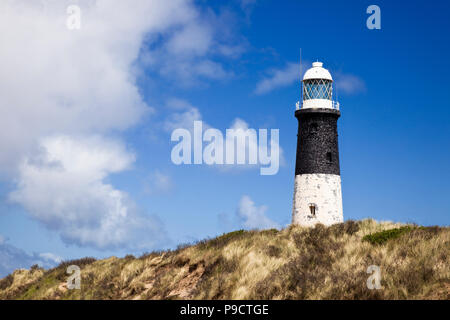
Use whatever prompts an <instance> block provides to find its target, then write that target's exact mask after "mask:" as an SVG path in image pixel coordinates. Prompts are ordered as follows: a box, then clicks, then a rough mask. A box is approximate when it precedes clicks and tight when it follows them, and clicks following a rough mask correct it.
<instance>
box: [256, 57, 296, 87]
mask: <svg viewBox="0 0 450 320" xmlns="http://www.w3.org/2000/svg"><path fill="white" fill-rule="evenodd" d="M269 74H270V76H268V77H265V78H264V79H262V80H261V81H259V82H258V83H257V84H256V89H255V93H256V94H264V93H268V92H270V91H272V90H275V89H278V88H281V87H286V86H289V85H291V84H292V83H294V82H295V81H298V82H299V83H300V64H298V63H288V64H287V65H286V66H285V67H284V68H283V69H271V70H269Z"/></svg>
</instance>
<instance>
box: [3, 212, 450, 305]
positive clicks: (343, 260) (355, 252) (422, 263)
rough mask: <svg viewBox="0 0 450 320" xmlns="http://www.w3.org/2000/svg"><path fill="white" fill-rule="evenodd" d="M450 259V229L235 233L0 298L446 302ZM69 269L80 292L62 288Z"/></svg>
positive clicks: (15, 284) (11, 284) (88, 264)
mask: <svg viewBox="0 0 450 320" xmlns="http://www.w3.org/2000/svg"><path fill="white" fill-rule="evenodd" d="M386 230H389V231H386ZM363 239H366V241H363ZM372 240H373V241H372ZM449 254H450V228H440V227H427V228H425V227H418V226H414V225H402V224H395V223H391V222H382V223H377V222H375V221H374V220H363V221H359V222H354V221H347V222H346V223H343V224H338V225H334V226H332V227H324V226H322V225H317V226H316V227H315V228H303V227H299V226H290V227H288V228H286V229H283V230H281V231H278V230H265V231H259V232H258V231H243V230H239V231H235V232H232V233H228V234H224V235H222V236H219V237H217V238H214V239H209V240H205V241H201V242H199V243H197V244H195V245H182V246H180V247H179V248H177V250H175V251H167V252H153V253H150V254H145V255H143V256H141V257H139V258H135V257H133V256H126V257H125V258H122V259H119V258H115V257H111V258H109V259H105V260H99V261H95V259H93V258H85V259H80V260H76V261H68V262H64V263H62V264H61V265H60V266H58V267H57V268H54V269H50V270H47V271H44V270H42V269H39V268H36V267H34V268H33V269H32V270H17V271H15V272H14V273H13V274H11V275H9V276H8V277H6V278H4V279H2V280H0V299H450V293H449V291H450V290H449V288H450V267H449ZM70 264H76V265H79V266H80V268H81V270H82V273H81V275H82V281H81V284H82V285H81V290H68V289H67V287H66V284H65V281H66V280H67V276H68V275H67V274H66V273H65V268H66V267H67V266H68V265H70ZM370 265H377V266H379V267H380V268H381V285H382V289H380V290H369V289H368V288H367V285H366V281H367V279H368V277H369V276H370V275H369V274H367V272H366V270H367V268H368V267H369V266H370Z"/></svg>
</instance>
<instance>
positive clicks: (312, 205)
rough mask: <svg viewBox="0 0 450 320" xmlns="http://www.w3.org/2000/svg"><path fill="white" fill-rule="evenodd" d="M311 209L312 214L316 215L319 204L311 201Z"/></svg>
mask: <svg viewBox="0 0 450 320" xmlns="http://www.w3.org/2000/svg"><path fill="white" fill-rule="evenodd" d="M309 210H310V211H311V215H312V216H314V217H315V216H316V211H317V205H316V204H315V203H310V204H309Z"/></svg>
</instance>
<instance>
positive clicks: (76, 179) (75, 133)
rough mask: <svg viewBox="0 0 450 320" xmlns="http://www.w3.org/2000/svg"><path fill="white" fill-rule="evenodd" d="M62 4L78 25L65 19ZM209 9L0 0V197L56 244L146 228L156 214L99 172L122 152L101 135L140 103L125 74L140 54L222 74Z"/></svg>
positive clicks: (123, 156) (134, 117) (188, 70)
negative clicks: (1, 188)
mask: <svg viewBox="0 0 450 320" xmlns="http://www.w3.org/2000/svg"><path fill="white" fill-rule="evenodd" d="M73 4H75V5H78V6H79V7H80V9H81V29H79V30H69V29H68V28H67V26H66V21H67V18H68V15H67V7H68V5H73ZM221 19H222V18H221V17H220V16H216V15H214V14H213V13H211V14H209V15H208V14H206V15H205V14H203V13H201V12H200V10H199V9H198V8H197V7H196V6H195V4H194V3H193V2H192V1H189V0H171V1H164V0H159V1H147V0H135V1H133V5H132V6H130V5H129V4H128V3H126V2H124V1H114V2H112V1H107V0H79V1H76V3H74V2H73V1H68V0H67V1H59V0H48V1H28V0H16V1H2V2H0V28H1V29H2V30H8V32H6V33H4V34H3V35H2V37H0V47H1V48H2V49H1V50H0V96H1V97H2V99H1V102H0V114H1V117H0V150H2V152H1V153H0V176H1V177H2V178H6V179H12V178H14V179H15V180H16V181H17V189H16V190H15V191H14V192H13V193H11V199H12V200H14V201H15V202H17V203H19V204H21V205H23V206H24V207H25V208H26V209H27V210H28V211H29V213H30V215H31V216H32V217H34V218H35V219H37V220H38V221H41V222H42V223H44V224H45V225H46V226H47V227H48V228H50V229H52V230H55V231H56V232H59V233H60V235H61V237H62V238H63V239H64V241H66V242H68V243H76V244H78V245H88V246H93V247H97V248H105V247H113V246H119V245H120V246H123V245H125V242H126V241H130V242H127V245H136V244H137V243H139V244H142V243H143V241H150V242H152V241H153V240H154V239H156V238H158V234H159V233H160V231H159V229H158V228H160V227H161V225H160V223H159V221H158V220H157V219H156V218H151V217H145V216H143V215H142V214H140V213H139V210H138V208H136V207H135V205H134V204H133V202H132V201H131V200H130V199H129V197H128V195H127V194H126V193H125V192H123V191H121V190H118V189H117V188H115V187H114V186H112V185H111V184H110V183H107V182H106V181H107V179H108V176H109V175H110V174H112V173H116V172H121V171H122V170H124V169H126V168H128V167H129V166H130V165H131V163H132V162H133V161H134V156H133V155H132V154H131V153H129V152H128V151H127V150H125V149H124V148H123V146H121V144H120V143H118V142H117V141H112V140H109V139H106V138H102V137H104V136H108V135H110V134H111V133H114V134H117V133H118V132H119V131H121V130H125V129H127V128H130V127H131V126H133V125H136V124H137V123H138V122H139V121H140V120H141V119H143V117H144V116H146V115H148V114H150V113H151V111H152V108H151V107H150V106H148V105H147V104H146V103H145V102H144V101H143V99H142V97H141V95H140V93H139V89H138V87H137V84H136V83H137V78H138V77H139V76H140V75H142V73H141V72H142V64H141V63H142V62H145V63H146V65H151V67H152V68H153V69H154V70H156V71H157V72H159V73H160V74H164V73H170V76H171V77H172V76H173V77H175V78H176V77H177V76H178V77H181V78H183V79H192V78H193V77H196V76H200V77H206V78H222V77H225V76H227V75H228V72H227V71H225V70H224V68H223V67H222V65H221V64H220V63H218V62H216V61H214V60H213V57H212V55H214V54H216V55H217V54H220V52H221V51H223V52H227V55H232V53H233V51H235V50H234V49H233V48H234V46H236V44H233V43H232V42H230V41H228V40H227V39H226V38H223V41H220V42H218V41H216V40H215V39H216V37H215V35H216V34H217V32H218V31H219V30H218V29H217V28H216V25H215V21H216V20H221ZM223 55H224V56H225V55H226V54H225V53H224V54H223ZM185 111H186V112H187V114H185V115H186V116H188V118H189V117H190V118H191V119H196V118H198V117H199V116H200V113H199V111H198V109H196V108H192V109H190V110H185ZM182 120H183V121H185V119H182V118H180V117H178V118H177V117H174V118H173V119H172V122H173V123H177V121H182ZM75 151H76V152H75ZM19 164H20V165H19ZM142 230H145V231H146V232H141V231H142ZM141 235H143V237H141ZM148 235H150V236H151V239H148ZM132 241H136V243H131V242H132Z"/></svg>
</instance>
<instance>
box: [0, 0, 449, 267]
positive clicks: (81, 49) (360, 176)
mask: <svg viewBox="0 0 450 320" xmlns="http://www.w3.org/2000/svg"><path fill="white" fill-rule="evenodd" d="M18 2H19V3H20V1H18ZM73 3H76V4H77V5H79V7H80V9H81V13H82V15H81V19H82V20H81V21H82V24H81V29H80V30H72V31H68V30H66V29H65V27H64V23H65V20H66V18H67V15H66V12H65V8H66V6H67V5H69V4H73ZM93 3H95V4H97V6H93ZM139 3H140V4H139V5H138V6H136V8H134V9H132V8H127V7H123V8H121V7H120V6H121V5H117V6H119V7H111V5H110V4H105V2H104V1H75V2H70V1H68V2H67V3H65V4H61V2H52V1H50V2H48V3H47V4H46V5H45V6H39V5H29V4H28V2H26V1H24V2H23V3H22V5H23V6H24V8H26V10H24V11H23V8H22V11H20V9H19V8H18V7H17V6H16V5H15V4H11V3H8V4H2V6H3V8H2V9H3V10H1V11H2V12H3V13H2V16H1V17H0V21H3V22H1V23H2V24H0V27H3V28H6V25H8V30H9V34H8V35H9V36H7V37H4V36H3V35H2V37H1V38H0V41H1V45H2V48H6V47H7V48H8V50H5V52H3V53H0V60H1V61H2V62H1V65H0V70H2V71H0V74H1V76H0V78H1V82H0V93H1V96H2V98H1V99H0V112H1V113H2V118H4V119H6V120H4V122H3V121H2V123H1V124H2V127H3V129H2V131H1V136H2V138H1V139H0V147H1V148H2V150H3V151H2V156H0V157H1V158H0V163H1V166H2V168H3V169H2V171H1V174H0V177H1V179H2V180H1V184H0V195H1V202H0V258H1V259H2V260H3V261H2V262H0V265H2V267H3V269H0V271H1V272H3V273H6V272H9V271H10V269H11V268H13V267H27V266H28V264H30V263H31V262H33V261H38V262H40V263H42V264H45V263H48V264H51V263H52V262H55V260H58V259H56V258H54V257H60V258H62V259H69V258H75V257H81V256H96V257H106V256H110V255H117V256H122V255H125V254H126V253H129V252H133V253H137V254H139V253H141V252H144V251H151V250H154V249H161V248H171V247H176V246H177V244H180V243H185V242H192V241H195V240H199V239H203V238H206V237H213V236H215V235H217V234H220V233H222V232H227V231H231V230H234V229H238V228H239V229H240V228H245V227H249V226H252V227H267V226H272V225H273V226H281V227H283V226H286V225H287V224H289V223H290V220H291V210H292V196H293V182H294V165H295V151H296V133H297V120H296V119H295V117H294V110H295V102H296V101H297V100H299V96H300V86H299V77H300V75H299V65H298V63H299V50H300V48H302V53H303V61H304V62H305V65H306V64H308V65H310V63H311V62H313V61H316V60H319V61H322V62H324V67H325V68H327V69H329V70H330V72H331V74H332V75H333V77H334V78H335V80H336V83H337V86H338V95H339V101H340V103H341V112H342V117H341V118H340V120H339V123H338V125H339V144H340V157H341V159H340V160H341V176H342V190H343V205H344V217H345V219H362V218H367V217H371V218H374V219H377V220H392V221H398V222H415V223H418V224H423V225H436V224H439V225H449V223H450V218H449V214H448V213H449V209H450V197H448V195H447V194H448V192H449V191H450V171H449V169H448V164H449V163H450V151H449V148H448V146H449V139H450V126H448V119H449V116H450V102H449V99H448V87H449V84H450V80H449V78H448V76H447V75H448V74H449V73H450V62H449V59H448V57H449V56H450V45H449V42H448V41H446V40H445V39H446V38H447V34H448V31H449V30H450V22H449V21H448V18H447V16H448V12H449V10H450V4H448V2H444V1H435V2H433V3H430V2H426V1H411V2H409V3H408V4H406V3H405V2H403V1H377V2H368V1H339V2H337V1H320V3H317V2H311V1H283V2H280V1H268V0H265V1H257V0H255V1H249V0H247V1H238V0H235V1H230V2H218V1H214V2H212V1H195V2H191V1H182V0H180V1H177V2H174V3H175V4H176V7H173V8H166V6H169V4H167V3H165V2H161V3H158V2H155V3H154V4H149V2H148V1H142V2H139ZM372 4H376V5H378V6H379V7H380V9H381V30H369V29H368V28H367V27H366V20H367V18H368V17H369V15H368V14H367V13H366V9H367V7H368V6H369V5H372ZM20 12H21V14H19V13H20ZM24 12H25V14H24ZM117 12H121V13H122V15H121V16H120V18H117ZM26 14H29V15H30V19H20V17H21V16H22V17H23V16H24V15H26ZM32 17H34V18H32ZM3 24H5V25H3ZM58 28H59V29H58ZM99 30H102V32H100V31H99ZM26 52H34V54H33V55H31V57H30V56H29V55H27V54H26ZM194 119H196V120H199V119H201V120H203V121H204V123H207V124H208V125H209V126H211V127H214V128H217V129H219V130H221V131H222V132H225V130H226V129H227V128H230V127H231V126H232V125H233V124H234V123H235V121H236V119H241V121H243V122H244V123H246V124H247V125H248V127H250V128H256V129H259V128H267V129H279V130H280V147H281V148H282V150H283V159H284V163H283V165H281V166H280V170H279V172H278V173H277V174H276V175H273V176H262V175H260V174H259V168H248V167H245V168H241V167H233V168H226V169H225V168H218V167H209V166H207V165H180V166H176V165H174V164H173V163H172V161H171V159H170V153H171V149H172V148H173V146H174V145H175V143H173V142H171V141H170V134H171V131H172V130H171V128H173V127H174V126H175V127H176V126H180V125H184V124H189V123H192V121H193V120H194ZM39 150H41V151H39ZM42 150H46V152H47V153H45V152H44V154H47V155H48V154H50V155H51V159H50V160H51V161H50V160H49V159H47V160H42V159H43V158H42V157H44V158H45V156H43V155H42ZM71 152H76V155H79V154H80V153H83V154H84V153H86V155H85V157H80V158H79V159H78V158H77V156H73V155H71ZM45 159H46V158H45ZM74 159H75V160H74ZM86 159H87V160H86ZM40 161H44V162H45V161H47V162H48V163H44V164H42V163H41V162H40ZM52 161H60V162H61V163H62V164H63V165H62V167H63V168H62V169H61V170H60V171H52V170H55V169H54V168H53V167H52V166H51V163H53V162H52ZM77 161H78V162H77ZM24 163H25V165H24ZM26 163H28V164H26ZM80 165H82V167H80ZM55 172H57V173H55ZM80 177H81V178H80ZM86 199H87V200H86ZM117 208H119V209H124V210H125V211H127V212H128V214H129V215H130V217H131V218H128V217H127V218H126V219H125V220H120V219H122V218H121V216H120V212H121V211H120V210H118V209H117ZM116 209H117V210H118V211H114V210H116ZM112 211H114V212H112ZM98 212H101V214H99V213H98ZM111 217H115V219H117V221H119V222H114V223H108V222H110V221H113V220H112V218H111ZM249 217H253V218H255V217H256V220H258V219H259V220H258V221H266V222H267V223H265V224H262V225H257V224H254V225H252V224H251V223H249V221H250V220H249V219H250V218H249ZM264 219H266V220H264ZM114 221H116V220H114ZM125 221H126V222H125ZM128 221H131V222H130V223H129V225H128ZM49 253H51V254H52V256H49V255H48V254H49ZM42 254H47V255H46V256H42ZM24 257H26V258H24ZM52 259H53V260H52ZM8 270H9V271H8Z"/></svg>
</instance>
